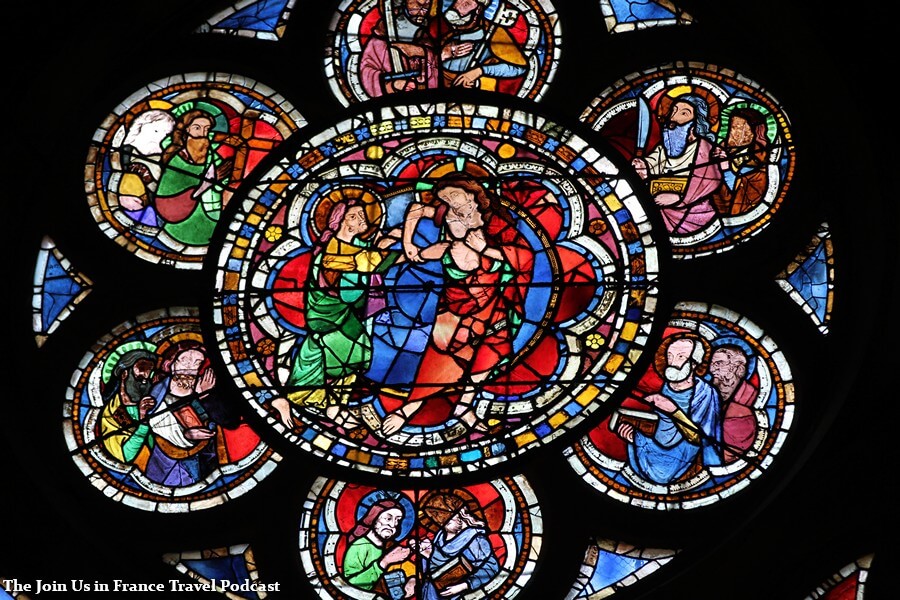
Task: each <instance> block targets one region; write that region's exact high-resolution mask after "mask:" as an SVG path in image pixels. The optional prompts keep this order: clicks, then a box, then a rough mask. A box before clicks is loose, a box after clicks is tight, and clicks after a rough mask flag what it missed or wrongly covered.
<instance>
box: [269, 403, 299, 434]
mask: <svg viewBox="0 0 900 600" xmlns="http://www.w3.org/2000/svg"><path fill="white" fill-rule="evenodd" d="M272 408H274V409H275V410H277V411H278V417H279V419H280V420H281V423H282V424H283V425H284V426H285V427H287V428H288V429H293V428H294V415H292V414H291V403H290V402H288V401H287V399H286V398H275V399H273V400H272Z"/></svg>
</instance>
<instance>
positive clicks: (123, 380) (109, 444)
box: [98, 348, 157, 464]
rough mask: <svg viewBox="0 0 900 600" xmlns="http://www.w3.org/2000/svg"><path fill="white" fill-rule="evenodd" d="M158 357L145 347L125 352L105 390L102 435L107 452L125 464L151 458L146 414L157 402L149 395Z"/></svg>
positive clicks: (100, 431)
mask: <svg viewBox="0 0 900 600" xmlns="http://www.w3.org/2000/svg"><path fill="white" fill-rule="evenodd" d="M156 360H157V357H156V354H154V353H153V352H150V351H149V350H146V349H143V348H136V349H132V350H128V351H126V352H123V353H122V355H121V356H120V357H119V358H118V360H117V362H116V365H115V367H113V370H112V373H111V376H110V378H109V380H108V381H107V382H106V386H105V388H104V390H103V398H104V402H105V403H104V405H103V410H102V411H101V413H100V420H99V425H98V427H99V431H98V433H99V437H100V439H101V440H102V443H103V448H104V449H105V450H106V452H107V453H108V454H109V455H110V456H112V457H113V458H115V459H116V460H119V461H121V462H124V463H129V464H131V463H135V462H142V463H143V462H146V460H147V449H148V448H147V437H148V436H149V435H150V426H149V424H148V423H147V422H146V417H147V414H148V413H149V412H150V410H151V409H152V408H153V406H154V404H155V403H156V402H155V400H154V399H153V398H152V397H150V395H149V393H150V388H151V386H152V384H153V371H154V369H155V368H156ZM142 451H143V452H142ZM139 456H140V457H141V459H140V460H138V457H139Z"/></svg>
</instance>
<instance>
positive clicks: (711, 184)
mask: <svg viewBox="0 0 900 600" xmlns="http://www.w3.org/2000/svg"><path fill="white" fill-rule="evenodd" d="M661 127H662V137H663V139H662V142H661V143H659V144H657V145H656V146H655V147H654V148H653V149H651V150H650V151H649V152H648V153H647V154H646V156H643V157H636V158H634V159H633V160H632V161H631V164H632V166H633V167H634V169H635V171H636V172H637V174H638V176H639V177H640V178H641V179H645V180H647V182H648V184H649V185H650V195H651V196H653V202H654V203H655V204H656V206H657V207H658V208H659V210H660V213H661V214H662V217H663V221H664V222H665V225H666V229H667V230H668V231H669V233H671V234H673V235H694V236H696V237H699V238H700V239H706V238H708V237H710V236H711V235H712V234H714V233H715V231H716V229H717V227H715V225H717V224H718V222H717V221H716V214H717V213H716V210H715V207H714V206H713V204H712V195H713V194H714V193H715V192H716V191H717V190H718V189H719V188H720V187H721V186H722V185H723V181H724V177H723V174H722V163H723V162H726V164H727V161H725V159H726V155H725V152H724V150H722V149H721V148H720V147H719V146H717V145H716V144H715V141H716V136H715V134H714V133H713V132H712V131H711V128H712V124H711V123H710V122H709V104H708V103H707V101H706V100H705V99H703V98H702V97H700V96H699V95H696V94H683V95H681V96H678V97H677V98H676V99H675V101H674V102H673V103H672V106H671V107H670V109H669V111H668V113H667V114H666V115H665V116H664V118H663V122H662V123H661ZM704 230H705V231H704Z"/></svg>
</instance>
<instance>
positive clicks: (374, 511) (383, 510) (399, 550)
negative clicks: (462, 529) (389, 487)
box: [343, 498, 416, 598]
mask: <svg viewBox="0 0 900 600" xmlns="http://www.w3.org/2000/svg"><path fill="white" fill-rule="evenodd" d="M404 516H405V511H404V510H403V506H402V505H401V504H400V503H399V502H397V501H396V500H393V499H391V498H384V499H382V500H379V501H377V502H375V503H374V504H372V505H371V506H369V508H368V509H367V510H366V512H365V514H364V515H363V516H362V518H361V519H359V520H358V521H357V523H356V526H355V527H354V528H353V531H351V532H350V535H349V537H348V541H349V542H350V545H349V546H348V547H347V552H346V553H345V554H344V564H343V574H344V577H345V578H346V579H347V581H348V582H350V584H352V585H354V586H356V587H358V588H360V589H363V590H367V591H374V592H377V593H380V594H384V595H386V596H388V597H390V598H393V597H394V595H395V594H394V593H391V592H392V590H391V588H393V589H395V590H398V592H402V594H403V596H402V597H404V598H410V597H412V595H413V594H414V593H415V584H416V579H415V577H409V578H406V577H405V575H403V571H402V570H399V569H397V570H391V571H388V570H389V569H390V568H391V567H393V566H394V565H399V564H401V563H403V562H404V561H405V560H406V559H408V558H409V555H410V553H411V550H410V549H409V548H407V547H405V546H400V545H397V544H395V539H396V538H397V536H398V535H399V534H400V526H401V524H402V523H403V518H404ZM386 573H391V574H397V575H400V576H401V577H402V578H403V579H404V581H397V582H394V581H392V582H387V581H385V576H386ZM397 595H399V593H397Z"/></svg>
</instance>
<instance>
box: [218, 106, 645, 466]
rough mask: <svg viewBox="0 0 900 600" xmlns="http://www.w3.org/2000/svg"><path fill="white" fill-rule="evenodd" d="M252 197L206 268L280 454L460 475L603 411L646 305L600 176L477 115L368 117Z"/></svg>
mask: <svg viewBox="0 0 900 600" xmlns="http://www.w3.org/2000/svg"><path fill="white" fill-rule="evenodd" d="M263 180H264V183H263V184H261V185H259V186H258V187H256V188H254V189H252V190H250V192H249V198H248V199H247V200H246V201H245V202H244V203H243V205H242V207H241V210H240V211H239V212H238V213H237V214H236V216H235V218H234V221H233V222H232V223H231V224H230V226H229V232H228V235H227V239H226V241H225V244H224V246H223V249H222V251H221V254H220V255H219V257H218V260H217V263H218V264H219V265H221V267H220V269H219V272H218V275H217V284H216V285H217V288H218V289H217V290H216V292H215V300H214V319H215V320H216V323H217V332H216V336H217V340H218V344H219V349H220V351H221V352H222V355H223V357H224V359H225V360H226V362H227V363H228V369H229V372H230V373H231V375H232V376H233V377H234V380H235V381H236V382H237V384H238V385H239V387H240V388H241V389H242V390H243V393H244V396H245V398H246V399H247V400H248V401H249V402H250V403H251V405H252V406H253V407H254V408H255V409H256V410H257V411H258V412H259V413H260V414H261V415H264V416H266V417H267V420H268V422H269V423H271V424H272V426H273V427H274V428H275V429H276V430H278V431H280V432H282V433H283V435H284V436H285V437H287V438H288V439H289V440H291V441H292V442H293V443H295V444H297V445H299V446H301V447H303V448H305V449H306V450H309V451H311V452H314V453H316V454H319V455H323V456H325V457H327V458H328V459H329V460H334V461H337V462H339V463H341V464H348V465H352V466H354V467H356V468H359V469H364V470H372V471H377V472H383V473H389V474H396V475H403V474H416V475H428V474H438V473H449V472H462V471H465V470H475V469H478V468H480V467H482V466H484V465H487V464H493V463H497V462H500V461H503V460H506V459H508V458H510V457H512V456H516V455H518V454H519V453H521V452H523V451H525V450H526V449H528V448H532V447H536V446H539V445H541V444H544V443H545V442H546V441H548V440H551V439H554V438H556V437H557V436H558V435H559V434H560V433H562V432H563V431H565V430H567V429H569V428H570V427H571V426H573V425H574V424H576V423H578V422H580V421H581V420H582V419H583V417H584V416H585V415H587V414H589V413H590V412H592V411H593V410H595V409H596V408H597V407H598V406H600V405H601V404H602V402H603V401H605V400H606V399H608V398H609V395H610V394H611V393H612V392H613V391H614V390H615V389H617V388H618V387H619V386H620V385H621V381H622V380H623V379H624V378H625V377H626V376H627V374H628V373H629V372H630V370H631V368H632V366H633V364H634V362H635V361H636V360H637V359H638V357H639V356H640V355H641V352H642V349H643V347H644V345H645V343H646V340H647V336H648V332H649V329H650V326H651V324H652V320H653V315H654V310H655V307H656V293H657V290H656V283H655V282H656V278H657V272H658V261H657V255H656V247H655V245H654V242H653V240H652V237H651V235H650V226H649V222H648V221H647V218H646V215H645V214H644V212H643V210H642V208H641V206H640V203H639V202H638V200H637V198H636V197H635V195H634V194H633V191H632V189H631V188H630V187H629V186H628V184H627V183H626V182H625V180H624V179H620V177H619V174H618V172H617V170H616V169H615V167H614V166H613V164H612V163H611V162H609V161H608V160H606V159H605V158H603V156H602V155H601V154H599V152H597V151H596V150H595V149H594V148H592V147H590V146H589V145H588V144H587V143H586V142H585V141H584V140H582V139H580V138H578V137H577V136H575V135H574V134H572V133H571V132H569V131H566V130H564V129H562V128H561V127H559V126H558V125H556V124H554V123H552V122H550V121H547V120H545V119H543V118H541V117H536V116H534V115H530V114H526V113H522V112H518V111H512V110H506V109H499V108H496V107H490V106H483V105H482V106H478V107H476V106H470V105H453V106H446V105H442V104H437V105H429V106H410V107H400V108H393V109H384V110H383V111H381V112H380V113H365V114H362V115H360V116H358V117H356V118H354V119H350V120H348V121H345V122H342V123H340V124H338V125H337V126H335V127H333V128H331V129H328V130H326V131H325V132H323V133H321V134H318V135H316V136H314V137H313V138H312V139H311V140H310V141H309V142H307V143H305V144H304V145H303V146H302V147H301V148H300V150H299V151H298V152H297V153H296V157H295V158H293V159H291V160H285V161H283V162H282V163H281V164H280V165H279V166H278V167H276V168H274V169H273V170H271V171H270V172H269V173H268V174H266V176H265V177H264V178H263Z"/></svg>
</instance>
